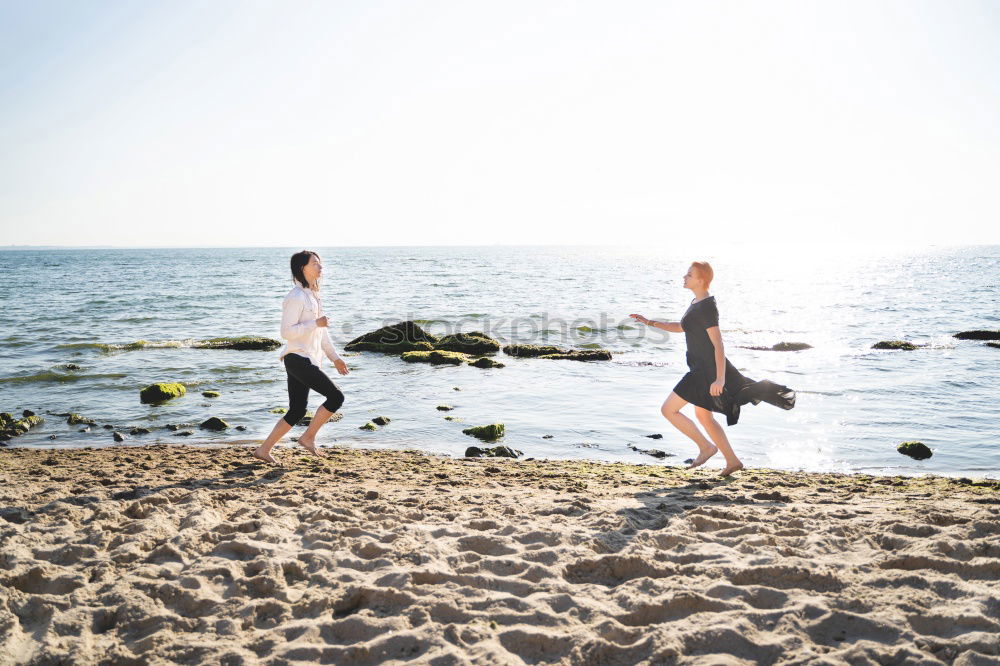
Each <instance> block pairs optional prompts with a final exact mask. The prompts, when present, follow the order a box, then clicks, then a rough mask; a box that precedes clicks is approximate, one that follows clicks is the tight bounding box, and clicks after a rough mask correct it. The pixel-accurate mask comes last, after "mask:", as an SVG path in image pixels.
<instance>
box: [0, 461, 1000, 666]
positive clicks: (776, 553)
mask: <svg viewBox="0 0 1000 666" xmlns="http://www.w3.org/2000/svg"><path fill="white" fill-rule="evenodd" d="M326 451H327V453H328V457H326V458H325V459H322V460H318V459H315V458H309V457H306V456H304V455H302V454H300V453H299V452H298V451H296V450H293V449H281V450H280V451H279V453H280V455H281V457H282V459H283V460H284V462H285V463H286V467H284V468H281V469H275V468H271V467H268V466H265V465H262V464H257V463H255V462H254V461H253V460H252V459H251V458H250V451H249V449H248V448H247V447H243V446H232V447H221V448H199V447H183V448H182V447H169V446H164V445H159V446H150V447H119V448H104V449H90V450H63V451H46V450H30V449H5V450H0V663H2V664H21V663H24V664H56V663H67V664H68V663H73V664H162V663H172V662H176V663H183V664H200V663H219V664H253V663H266V664H293V663H326V664H376V663H404V662H408V663H425V664H435V665H445V664H522V663H527V664H538V663H546V664H549V663H555V664H664V663H699V664H709V663H711V664H718V663H747V664H758V663H759V664H770V663H782V664H800V663H801V664H806V663H809V664H812V663H825V664H836V663H851V664H868V663H871V664H876V663H877V664H904V663H905V664H938V663H945V664H963V665H968V664H996V663H998V659H1000V618H998V616H1000V515H998V512H1000V484H998V483H997V482H994V481H975V480H970V479H944V478H939V477H929V478H919V479H918V478H904V477H871V476H859V475H837V474H805V473H790V472H776V471H767V470H750V471H746V472H742V473H739V474H737V475H736V477H735V478H734V479H732V480H729V481H720V480H718V479H716V478H715V472H714V471H712V470H704V471H700V470H699V471H693V472H685V471H681V470H679V469H675V468H670V467H663V466H659V465H652V464H651V465H625V464H614V463H598V462H579V461H558V460H520V461H516V460H497V459H450V458H446V457H438V456H430V455H426V454H422V453H419V452H414V451H371V450H354V449H343V448H333V449H326Z"/></svg>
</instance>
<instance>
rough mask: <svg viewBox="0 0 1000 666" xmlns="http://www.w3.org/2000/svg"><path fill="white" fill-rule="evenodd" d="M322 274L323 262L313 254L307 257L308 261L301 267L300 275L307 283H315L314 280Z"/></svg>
mask: <svg viewBox="0 0 1000 666" xmlns="http://www.w3.org/2000/svg"><path fill="white" fill-rule="evenodd" d="M322 274H323V264H322V263H320V260H319V257H317V256H316V255H315V254H314V255H313V256H311V257H309V263H308V264H306V265H305V266H303V267H302V275H303V276H304V277H305V278H306V280H307V281H308V282H309V284H316V280H317V279H319V277H320V276H321V275H322Z"/></svg>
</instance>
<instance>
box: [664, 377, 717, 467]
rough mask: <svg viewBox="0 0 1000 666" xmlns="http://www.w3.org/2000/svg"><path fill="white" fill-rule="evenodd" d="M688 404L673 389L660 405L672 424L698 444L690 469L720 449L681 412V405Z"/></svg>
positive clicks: (702, 463) (701, 463)
mask: <svg viewBox="0 0 1000 666" xmlns="http://www.w3.org/2000/svg"><path fill="white" fill-rule="evenodd" d="M686 404H687V401H686V400H684V398H682V397H680V396H679V395H677V394H676V393H674V392H673V391H671V392H670V396H669V397H668V398H667V399H666V400H665V401H664V403H663V406H662V407H660V413H662V414H663V416H664V418H666V419H667V420H668V421H670V424H671V425H672V426H674V427H675V428H677V429H678V430H680V431H681V432H682V433H684V434H685V435H687V436H688V438H690V439H691V441H693V442H694V443H695V444H697V445H698V457H697V458H695V459H694V462H692V463H691V464H690V465H689V466H688V469H692V468H694V467H698V466H700V465H704V464H705V461H707V460H708V459H709V458H711V457H712V456H714V455H715V453H716V452H717V451H718V449H717V448H715V445H714V444H712V443H711V442H710V441H708V440H707V439H705V436H704V435H702V434H701V432H700V431H699V430H698V426H696V425H695V424H694V421H692V420H691V419H689V418H688V417H686V416H684V415H683V414H681V412H680V410H681V407H683V406H684V405H686Z"/></svg>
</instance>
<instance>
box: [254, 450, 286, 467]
mask: <svg viewBox="0 0 1000 666" xmlns="http://www.w3.org/2000/svg"><path fill="white" fill-rule="evenodd" d="M261 448H262V447H259V446H258V447H257V448H256V449H254V452H253V457H254V458H256V459H257V460H263V461H264V462H266V463H271V464H272V465H280V464H281V463H279V462H278V461H277V460H275V459H274V456H272V455H271V454H270V452H268V453H262V452H261Z"/></svg>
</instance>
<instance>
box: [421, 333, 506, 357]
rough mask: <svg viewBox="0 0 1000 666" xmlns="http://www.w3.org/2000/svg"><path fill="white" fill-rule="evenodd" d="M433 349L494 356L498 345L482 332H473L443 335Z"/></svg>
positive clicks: (498, 349)
mask: <svg viewBox="0 0 1000 666" xmlns="http://www.w3.org/2000/svg"><path fill="white" fill-rule="evenodd" d="M434 349H438V350H441V351H453V352H461V353H463V354H477V355H478V354H495V353H497V352H498V351H500V343H499V342H498V341H496V340H494V339H493V338H491V337H490V336H488V335H486V334H485V333H483V332H482V331H473V332H471V333H454V334H452V335H445V336H443V337H441V338H439V339H438V341H437V342H436V343H435V344H434Z"/></svg>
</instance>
